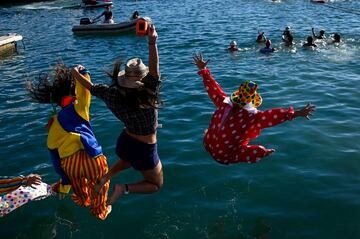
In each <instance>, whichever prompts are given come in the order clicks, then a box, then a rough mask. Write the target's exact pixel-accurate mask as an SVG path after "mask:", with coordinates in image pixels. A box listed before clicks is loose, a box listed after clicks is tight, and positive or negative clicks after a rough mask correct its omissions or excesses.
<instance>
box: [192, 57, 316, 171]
mask: <svg viewBox="0 0 360 239" xmlns="http://www.w3.org/2000/svg"><path fill="white" fill-rule="evenodd" d="M208 62H209V60H207V61H205V60H204V59H203V56H202V54H201V53H200V55H197V54H195V55H194V58H193V63H194V64H195V65H196V66H197V67H198V69H199V71H198V74H199V75H200V76H202V77H203V83H204V86H205V88H206V90H207V93H208V95H209V97H210V99H211V100H212V102H213V103H214V105H215V106H216V111H215V112H214V114H213V116H212V119H211V122H210V125H209V128H208V129H207V130H206V131H205V136H204V146H205V149H206V151H208V152H209V153H210V154H211V156H212V157H213V158H214V159H215V160H216V161H217V162H219V163H221V164H234V163H241V162H245V163H256V162H258V161H260V160H261V159H262V158H264V157H266V156H268V155H270V154H271V153H273V152H274V151H275V150H274V149H267V148H265V147H264V146H261V145H250V144H249V143H250V141H251V140H253V139H255V138H257V137H258V136H259V135H260V133H261V130H262V129H264V128H268V127H273V126H275V125H278V124H280V123H283V122H285V121H288V120H293V119H294V118H297V117H305V118H307V119H309V116H310V115H312V112H314V111H315V106H314V105H311V104H307V105H306V106H305V107H303V108H302V109H300V110H294V108H293V107H290V108H289V109H282V108H274V109H269V110H266V111H260V110H258V109H257V108H258V107H259V106H260V105H261V103H262V98H261V96H260V94H259V93H258V92H257V89H258V85H257V84H256V83H254V82H252V81H245V82H243V83H242V84H241V85H240V87H239V89H238V90H236V91H235V92H233V93H232V94H231V96H230V97H229V96H227V95H226V94H225V92H224V91H223V90H222V88H221V86H220V85H219V84H218V83H217V82H216V81H215V79H214V78H213V77H212V75H211V73H210V70H209V69H208V68H206V66H207V64H208Z"/></svg>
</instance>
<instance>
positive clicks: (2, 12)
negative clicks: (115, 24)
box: [0, 0, 360, 239]
mask: <svg viewBox="0 0 360 239" xmlns="http://www.w3.org/2000/svg"><path fill="white" fill-rule="evenodd" d="M68 3H69V1H65V0H59V1H54V2H51V1H50V2H40V3H34V4H29V5H21V6H13V7H6V8H5V7H3V8H0V26H1V29H0V33H8V32H16V33H19V34H21V35H23V37H24V41H23V42H24V45H25V48H24V47H23V46H22V44H20V45H19V53H18V54H15V55H12V56H10V57H7V58H4V59H1V60H0V89H1V90H0V140H1V144H0V151H1V156H0V162H1V167H0V175H18V174H29V173H31V172H36V173H39V174H41V175H42V177H43V178H44V180H45V181H46V182H54V181H55V180H57V176H56V174H55V172H54V170H53V168H52V166H51V163H50V159H49V156H48V152H47V149H46V131H45V129H44V124H45V123H46V122H47V119H48V117H49V115H50V111H51V108H50V106H48V105H39V104H35V103H30V102H29V98H28V96H27V94H26V91H25V88H24V82H25V80H26V79H27V78H33V77H36V76H37V75H38V74H39V73H40V72H48V71H50V70H51V69H52V66H53V65H54V64H55V63H56V62H57V61H59V60H62V61H63V62H65V63H66V64H67V65H70V66H71V65H74V64H78V63H81V64H83V65H85V66H87V67H88V68H89V69H90V70H91V72H92V79H93V81H94V82H108V81H109V79H108V78H107V77H106V76H105V73H104V70H106V69H109V68H110V67H111V65H112V63H113V62H114V61H115V59H117V58H122V59H128V58H130V57H133V56H140V57H142V58H143V59H144V60H145V62H146V63H147V42H146V39H145V38H143V37H136V36H135V35H134V34H123V35H110V36H75V35H73V34H72V32H71V27H72V26H73V25H75V24H77V23H78V22H79V20H80V18H82V17H87V16H91V17H94V16H96V15H98V14H99V13H100V12H101V10H99V9H98V10H81V9H79V10H63V9H61V6H64V5H65V4H68ZM114 3H115V6H114V9H113V12H114V17H115V20H119V21H121V20H125V19H127V18H128V17H129V16H130V15H131V13H132V12H133V11H134V10H138V11H140V13H141V14H142V15H145V16H150V17H151V18H152V19H153V21H154V23H155V24H156V26H157V30H158V33H159V44H158V45H159V51H160V64H161V66H160V67H161V72H162V76H163V80H164V81H163V87H162V97H163V99H164V100H165V105H164V107H163V109H162V110H161V111H160V114H159V117H160V119H159V121H160V122H159V123H161V124H163V128H162V129H160V130H159V132H158V137H159V153H160V156H161V159H162V162H163V164H164V177H165V185H164V188H163V189H162V190H161V192H159V193H157V194H154V195H145V196H144V195H130V196H127V197H123V198H122V199H121V200H119V201H118V202H117V203H116V204H115V206H114V208H113V211H112V213H111V214H110V216H109V218H108V219H107V220H106V221H105V222H100V221H98V220H97V219H95V218H93V217H92V216H91V215H90V214H89V211H88V210H86V209H83V208H80V207H78V206H76V205H75V204H74V203H73V202H72V201H71V200H70V198H67V199H65V200H63V201H58V200H57V199H56V198H51V199H48V200H43V201H39V202H35V203H30V204H28V205H26V206H24V207H23V208H20V209H18V210H17V211H15V212H14V213H12V214H10V215H9V216H7V217H6V218H2V219H0V231H1V235H2V237H3V238H186V237H188V238H291V239H293V238H299V239H300V238H359V237H360V201H359V198H360V177H359V172H360V162H359V160H360V155H359V151H360V146H359V142H360V133H359V128H360V127H359V126H360V123H359V122H360V109H359V105H360V93H359V92H360V84H359V83H360V77H359V74H360V63H359V62H360V61H359V60H360V33H359V32H360V20H359V19H360V18H359V14H360V11H359V10H360V2H359V1H355V0H353V1H351V0H347V1H346V0H333V1H330V2H329V3H327V4H313V3H310V2H309V1H305V0H292V1H290V0H282V1H280V2H276V3H273V2H271V1H267V0H256V1H255V0H253V1H251V0H239V1H229V0H222V1H219V0H211V1H199V0H197V1H196V0H195V1H190V0H184V1H173V0H170V1H128V0H125V1H119V0H114ZM287 25H289V26H291V28H292V29H293V32H294V37H295V41H296V46H295V47H294V48H291V49H288V48H285V47H284V46H282V45H281V41H280V39H281V33H282V30H283V29H284V27H285V26H287ZM311 27H315V29H316V30H320V29H321V28H323V29H325V30H326V33H327V34H328V35H330V34H332V33H334V32H340V33H341V35H342V39H343V43H342V44H341V45H340V46H334V45H329V44H327V45H326V44H321V43H319V47H318V49H317V50H315V51H311V50H304V49H302V48H301V45H302V43H303V42H304V40H305V39H306V37H307V36H308V35H309V34H310V33H311ZM258 31H265V32H266V35H267V36H268V37H269V38H271V39H272V41H273V44H274V46H275V47H276V48H278V52H276V53H274V54H272V55H262V54H260V53H259V52H258V50H259V48H260V47H261V46H258V45H255V44H254V40H255V38H256V36H257V32H258ZM231 40H236V41H237V42H238V45H239V47H240V52H238V53H235V54H231V53H229V52H227V51H226V50H225V49H226V48H227V47H228V44H229V42H230V41H231ZM196 51H198V52H199V51H202V52H203V53H204V56H205V57H206V58H210V59H211V62H210V64H209V68H210V69H211V71H212V73H213V75H214V77H215V78H216V79H217V80H218V82H219V83H220V84H221V85H222V86H223V88H224V90H225V91H226V92H228V93H231V92H232V91H233V90H234V89H236V88H237V87H238V85H239V83H240V82H241V81H243V80H253V81H255V82H257V83H258V84H259V85H260V89H259V92H260V93H261V94H262V96H263V99H264V102H263V105H262V106H261V109H267V108H270V107H288V106H290V105H293V106H295V107H301V106H303V105H304V104H306V103H307V102H312V103H313V104H315V105H316V106H317V112H316V113H315V115H314V117H313V118H312V119H311V121H306V120H303V119H296V120H294V121H293V122H287V123H285V124H283V125H279V126H277V127H275V128H270V129H267V130H264V132H263V133H262V135H261V137H259V138H258V139H257V140H256V141H255V143H258V144H262V145H265V146H266V147H268V148H275V149H276V150H277V151H276V153H275V154H273V155H271V156H270V157H269V158H267V159H265V160H263V161H261V162H259V163H257V164H253V165H248V164H239V165H232V166H222V165H219V164H217V163H215V161H213V160H212V159H211V158H210V156H209V155H208V154H207V153H206V152H205V151H204V149H203V147H202V135H203V131H204V129H205V128H206V127H207V126H208V123H209V121H210V117H211V115H212V112H213V111H214V106H213V105H212V103H211V102H210V100H209V98H208V96H207V94H206V93H205V92H204V88H203V85H202V81H201V79H200V77H199V76H198V75H197V74H196V73H197V71H196V69H195V67H194V65H192V64H191V61H192V55H193V54H194V52H196ZM91 111H92V120H93V126H94V130H95V134H96V135H97V138H98V140H99V141H100V142H101V144H102V145H103V147H104V150H105V153H106V155H107V156H108V158H109V164H110V165H111V164H112V163H113V162H114V161H115V160H116V156H115V153H114V143H115V140H116V138H117V136H118V133H119V132H120V131H121V129H122V127H123V126H122V125H121V124H120V123H119V122H118V121H117V120H116V119H115V118H114V116H113V115H112V114H111V113H110V112H109V111H108V110H107V109H106V107H105V106H104V104H103V103H102V102H101V101H100V100H98V99H96V98H94V99H93V104H92V108H91ZM139 179H141V177H140V175H139V174H138V173H136V172H135V171H133V170H128V171H127V172H124V173H121V174H120V175H118V176H117V177H115V178H114V180H113V181H112V182H113V183H114V182H132V181H135V180H139Z"/></svg>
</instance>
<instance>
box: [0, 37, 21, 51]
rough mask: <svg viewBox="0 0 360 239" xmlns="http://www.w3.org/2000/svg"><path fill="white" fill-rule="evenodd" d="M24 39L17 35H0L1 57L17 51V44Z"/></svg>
mask: <svg viewBox="0 0 360 239" xmlns="http://www.w3.org/2000/svg"><path fill="white" fill-rule="evenodd" d="M22 39H23V37H22V36H21V35H19V34H16V33H8V34H6V35H3V36H1V35H0V55H1V54H6V53H8V52H14V51H15V50H16V42H18V41H21V40H22Z"/></svg>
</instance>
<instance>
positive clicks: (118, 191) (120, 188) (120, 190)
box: [107, 184, 124, 205]
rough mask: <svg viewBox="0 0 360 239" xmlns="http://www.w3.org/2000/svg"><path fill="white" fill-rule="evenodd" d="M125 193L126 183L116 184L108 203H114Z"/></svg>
mask: <svg viewBox="0 0 360 239" xmlns="http://www.w3.org/2000/svg"><path fill="white" fill-rule="evenodd" d="M123 194H124V185H121V184H115V185H114V187H113V193H112V195H111V197H110V198H108V201H107V205H112V204H114V203H115V202H116V200H118V199H119V197H121V196H122V195H123Z"/></svg>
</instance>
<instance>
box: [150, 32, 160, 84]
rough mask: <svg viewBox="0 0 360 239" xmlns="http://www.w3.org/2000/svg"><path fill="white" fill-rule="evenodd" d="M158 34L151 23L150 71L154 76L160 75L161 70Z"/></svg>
mask: <svg viewBox="0 0 360 239" xmlns="http://www.w3.org/2000/svg"><path fill="white" fill-rule="evenodd" d="M157 38H158V34H157V32H156V30H155V26H154V25H151V26H150V27H149V29H148V41H149V42H148V44H149V73H150V75H152V76H153V77H154V78H158V77H159V76H160V70H159V54H158V49H157V44H156V41H157Z"/></svg>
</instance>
